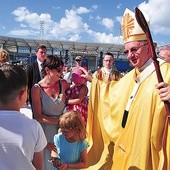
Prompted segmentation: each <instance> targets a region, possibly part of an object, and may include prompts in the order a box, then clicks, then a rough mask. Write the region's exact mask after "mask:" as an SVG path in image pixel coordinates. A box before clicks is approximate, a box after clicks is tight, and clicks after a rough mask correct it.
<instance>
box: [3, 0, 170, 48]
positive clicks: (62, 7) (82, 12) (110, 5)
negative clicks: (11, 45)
mask: <svg viewBox="0 0 170 170" xmlns="http://www.w3.org/2000/svg"><path fill="white" fill-rule="evenodd" d="M169 3H170V0H161V1H160V0H149V1H142V0H119V1H118V0H0V16H1V17H0V35H3V36H10V37H17V38H26V39H47V40H66V41H77V42H90V43H91V42H92V43H93V42H97V43H121V44H122V43H123V41H122V36H121V35H122V33H121V24H120V23H121V18H122V15H123V13H124V11H125V9H126V8H129V9H130V10H134V8H135V7H138V8H139V9H141V11H143V12H145V13H147V14H148V15H149V17H150V29H151V33H152V37H153V40H154V41H156V42H157V43H158V45H164V44H169V43H170V22H169V21H170V14H169Z"/></svg>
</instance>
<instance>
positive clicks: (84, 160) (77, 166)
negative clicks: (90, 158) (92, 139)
mask: <svg viewBox="0 0 170 170" xmlns="http://www.w3.org/2000/svg"><path fill="white" fill-rule="evenodd" d="M80 157H81V162H78V163H75V164H64V165H63V167H66V169H67V168H74V169H83V168H86V167H87V149H85V150H83V151H82V152H81V156H80ZM59 170H61V169H59Z"/></svg>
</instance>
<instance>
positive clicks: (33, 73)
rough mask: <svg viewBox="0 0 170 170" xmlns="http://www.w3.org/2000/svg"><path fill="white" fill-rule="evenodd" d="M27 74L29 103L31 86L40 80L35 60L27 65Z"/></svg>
mask: <svg viewBox="0 0 170 170" xmlns="http://www.w3.org/2000/svg"><path fill="white" fill-rule="evenodd" d="M27 75H28V92H29V100H30V103H31V88H32V87H33V86H34V84H36V83H38V82H39V81H40V80H41V77H40V72H39V68H38V62H37V61H34V62H32V63H31V64H30V65H28V67H27Z"/></svg>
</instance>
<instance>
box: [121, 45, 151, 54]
mask: <svg viewBox="0 0 170 170" xmlns="http://www.w3.org/2000/svg"><path fill="white" fill-rule="evenodd" d="M147 44H148V43H145V44H142V45H141V46H139V47H132V48H131V49H129V50H125V51H124V54H125V55H126V56H127V55H128V54H129V52H131V53H133V54H135V53H136V52H137V51H138V50H139V49H140V48H142V47H143V46H145V45H147Z"/></svg>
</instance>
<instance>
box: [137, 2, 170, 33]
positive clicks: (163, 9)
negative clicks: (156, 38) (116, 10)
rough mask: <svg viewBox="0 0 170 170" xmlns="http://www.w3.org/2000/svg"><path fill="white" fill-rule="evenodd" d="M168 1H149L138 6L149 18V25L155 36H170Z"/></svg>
mask: <svg viewBox="0 0 170 170" xmlns="http://www.w3.org/2000/svg"><path fill="white" fill-rule="evenodd" d="M169 2H170V1H169V0H162V1H160V0H149V1H148V3H146V2H143V3H141V4H140V5H139V9H141V11H142V12H145V13H147V14H148V15H149V17H150V25H151V28H152V31H153V32H154V33H155V34H158V33H159V34H170V29H169V28H170V22H169V21H170V15H169Z"/></svg>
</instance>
